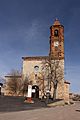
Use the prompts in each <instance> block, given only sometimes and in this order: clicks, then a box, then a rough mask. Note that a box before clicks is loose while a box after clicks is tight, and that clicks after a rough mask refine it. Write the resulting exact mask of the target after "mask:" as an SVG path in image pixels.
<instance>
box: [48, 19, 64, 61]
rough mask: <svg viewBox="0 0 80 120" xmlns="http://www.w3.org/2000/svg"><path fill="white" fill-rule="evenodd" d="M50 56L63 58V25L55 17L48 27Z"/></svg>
mask: <svg viewBox="0 0 80 120" xmlns="http://www.w3.org/2000/svg"><path fill="white" fill-rule="evenodd" d="M49 55H50V57H51V58H52V59H64V26H63V25H61V24H60V22H59V20H58V19H56V20H55V21H54V24H53V25H52V26H51V27H50V53H49Z"/></svg>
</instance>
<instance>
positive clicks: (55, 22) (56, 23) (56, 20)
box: [53, 19, 61, 25]
mask: <svg viewBox="0 0 80 120" xmlns="http://www.w3.org/2000/svg"><path fill="white" fill-rule="evenodd" d="M53 25H61V24H60V22H59V20H58V19H55V21H54V24H53Z"/></svg>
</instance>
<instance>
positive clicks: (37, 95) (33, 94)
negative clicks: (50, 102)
mask: <svg viewBox="0 0 80 120" xmlns="http://www.w3.org/2000/svg"><path fill="white" fill-rule="evenodd" d="M32 89H34V90H35V92H32V98H39V87H38V86H37V85H33V86H32Z"/></svg>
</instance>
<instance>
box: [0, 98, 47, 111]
mask: <svg viewBox="0 0 80 120" xmlns="http://www.w3.org/2000/svg"><path fill="white" fill-rule="evenodd" d="M34 101H35V102H34V104H29V103H24V97H15V96H0V112H13V111H24V110H32V109H39V108H42V107H47V105H46V103H45V102H44V101H40V100H34Z"/></svg>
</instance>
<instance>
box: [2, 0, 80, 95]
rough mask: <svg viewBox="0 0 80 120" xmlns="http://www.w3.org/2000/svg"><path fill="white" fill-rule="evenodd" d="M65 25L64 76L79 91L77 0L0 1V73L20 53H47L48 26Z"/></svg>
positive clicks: (17, 63)
mask: <svg viewBox="0 0 80 120" xmlns="http://www.w3.org/2000/svg"><path fill="white" fill-rule="evenodd" d="M55 18H58V19H59V20H60V22H61V24H63V25H64V28H65V32H64V35H65V79H66V80H69V81H70V82H71V85H70V89H71V91H72V92H78V93H80V0H0V76H4V75H6V74H7V73H9V72H10V71H11V70H12V69H18V70H21V67H22V57H23V56H36V55H48V53H49V36H50V30H49V28H50V26H51V25H52V24H53V22H54V20H55Z"/></svg>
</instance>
